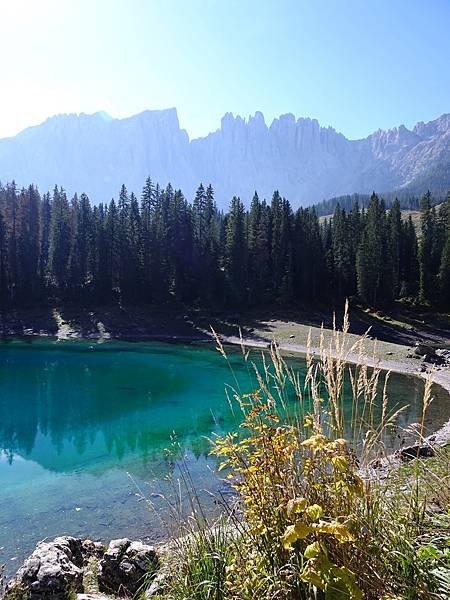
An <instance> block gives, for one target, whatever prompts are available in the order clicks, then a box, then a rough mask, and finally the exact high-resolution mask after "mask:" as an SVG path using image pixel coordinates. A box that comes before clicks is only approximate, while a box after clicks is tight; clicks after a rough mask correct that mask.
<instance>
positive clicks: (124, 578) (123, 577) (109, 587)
mask: <svg viewBox="0 0 450 600" xmlns="http://www.w3.org/2000/svg"><path fill="white" fill-rule="evenodd" d="M158 565H159V561H158V556H157V553H156V550H155V548H154V547H153V546H147V545H146V544H143V543H142V542H132V541H130V540H128V539H126V538H124V539H120V540H112V541H111V542H110V544H109V546H108V549H107V551H106V552H105V554H104V555H103V557H102V558H101V560H100V561H99V564H98V585H99V589H100V591H101V592H106V593H109V594H115V595H119V596H133V595H134V594H136V592H138V591H139V590H140V589H141V588H142V586H143V585H144V584H145V583H146V580H147V577H149V576H150V575H152V574H154V572H155V571H156V569H157V568H158Z"/></svg>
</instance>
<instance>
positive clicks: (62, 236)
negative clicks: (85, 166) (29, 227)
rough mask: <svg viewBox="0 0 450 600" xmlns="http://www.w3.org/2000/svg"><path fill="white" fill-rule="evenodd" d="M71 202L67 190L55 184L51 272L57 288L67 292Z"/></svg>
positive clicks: (52, 213) (52, 215)
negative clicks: (68, 199)
mask: <svg viewBox="0 0 450 600" xmlns="http://www.w3.org/2000/svg"><path fill="white" fill-rule="evenodd" d="M70 225H71V223H70V211H69V203H68V201H67V196H66V193H65V191H64V190H63V189H62V188H61V189H60V190H58V188H57V187H56V186H55V189H54V190H53V201H52V210H51V216H50V231H49V256H48V265H49V273H50V276H51V278H52V279H53V282H54V283H55V285H56V289H57V291H58V292H59V293H60V294H65V292H66V290H67V286H68V281H69V276H68V266H69V257H70V249H71V227H70Z"/></svg>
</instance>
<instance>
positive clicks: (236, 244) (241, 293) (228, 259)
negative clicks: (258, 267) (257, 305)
mask: <svg viewBox="0 0 450 600" xmlns="http://www.w3.org/2000/svg"><path fill="white" fill-rule="evenodd" d="M245 233H246V232H245V211H244V205H243V204H242V202H241V200H240V198H237V197H236V196H234V197H233V199H232V201H231V206H230V211H229V214H228V220H227V225H226V241H225V252H224V254H225V272H226V274H227V277H228V281H229V283H230V287H231V293H232V297H233V298H234V299H235V300H236V301H237V302H243V301H244V299H245V298H246V295H247V290H246V283H247V282H246V279H247V277H246V274H247V256H246V254H247V252H246V250H247V243H246V235H245Z"/></svg>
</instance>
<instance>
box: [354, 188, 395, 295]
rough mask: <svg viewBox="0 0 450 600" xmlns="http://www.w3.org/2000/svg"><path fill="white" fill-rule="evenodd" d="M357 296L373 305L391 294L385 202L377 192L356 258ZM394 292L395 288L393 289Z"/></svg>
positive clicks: (371, 201) (370, 206)
mask: <svg viewBox="0 0 450 600" xmlns="http://www.w3.org/2000/svg"><path fill="white" fill-rule="evenodd" d="M356 269H357V277H358V294H359V296H360V298H361V299H362V300H363V301H364V302H365V303H367V304H369V305H371V306H376V305H377V303H378V302H379V301H380V300H384V299H385V298H386V296H385V295H384V294H389V296H390V295H391V293H390V291H389V286H390V277H389V275H390V270H391V267H390V262H389V261H388V252H387V238H386V210H385V206H384V202H383V201H380V199H379V198H378V196H377V195H376V194H375V193H374V194H372V197H371V199H370V203H369V206H368V209H367V217H366V226H365V229H364V231H363V235H362V240H361V243H360V246H359V249H358V254H357V259H356ZM390 289H391V291H392V288H390Z"/></svg>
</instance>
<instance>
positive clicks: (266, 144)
mask: <svg viewBox="0 0 450 600" xmlns="http://www.w3.org/2000/svg"><path fill="white" fill-rule="evenodd" d="M449 172H450V114H448V113H445V114H443V115H441V116H440V117H438V118H437V119H434V120H432V121H429V122H426V123H425V122H423V121H420V122H418V123H417V124H416V125H415V126H414V127H413V128H412V129H411V130H410V129H408V128H406V127H405V126H404V125H399V126H398V127H394V128H392V129H388V130H382V129H378V130H377V131H375V132H373V133H372V134H370V135H369V136H367V137H365V138H361V139H357V140H350V139H348V138H346V137H345V136H344V135H343V134H342V133H340V132H338V131H336V130H335V129H334V128H333V127H331V126H328V127H322V126H321V125H320V124H319V122H318V121H317V119H311V118H309V117H299V118H297V117H295V116H294V115H293V114H292V113H286V114H283V115H280V116H279V117H277V118H275V119H273V120H272V122H271V123H270V125H267V123H266V121H265V118H264V115H263V113H262V112H260V111H257V112H256V113H255V114H254V115H250V116H249V117H248V118H247V119H246V118H243V117H241V116H239V115H236V116H234V115H233V114H232V113H230V112H228V113H226V114H225V115H224V116H223V117H222V119H221V123H220V127H219V128H218V129H216V130H215V131H213V132H211V133H209V134H208V135H206V136H204V137H198V138H193V139H190V137H189V135H188V133H187V131H186V130H185V129H183V128H181V126H180V123H179V119H178V113H177V110H176V108H169V109H162V110H145V111H142V112H140V113H138V114H136V115H132V116H130V117H125V118H122V119H115V118H113V117H111V116H110V115H108V114H107V113H104V112H102V111H99V112H96V113H93V114H86V113H79V114H77V113H69V114H61V115H55V116H53V117H49V118H48V119H47V120H46V121H44V122H43V123H41V124H40V125H35V126H33V127H29V128H27V129H24V130H23V131H21V132H20V133H18V134H17V135H16V136H13V137H8V138H3V139H0V181H3V182H5V181H11V180H13V179H14V180H15V181H16V182H17V183H18V184H19V185H27V184H28V183H30V182H35V183H36V184H37V185H38V186H39V188H40V189H41V190H42V191H46V190H47V189H51V188H52V187H53V186H54V185H55V184H62V185H64V187H65V188H66V189H67V190H68V192H69V193H70V194H72V193H74V192H83V191H84V192H86V193H87V194H88V195H89V196H90V197H91V199H92V200H93V201H94V202H96V203H97V202H101V201H103V202H104V201H106V202H107V201H109V200H110V198H111V197H112V196H115V195H117V193H118V189H119V187H120V185H121V184H122V183H125V184H126V185H127V187H129V188H130V189H132V190H134V191H135V192H136V193H139V191H140V189H141V187H142V185H143V182H144V180H145V178H146V177H147V176H148V175H150V176H151V177H152V179H154V180H155V181H159V182H160V183H161V184H162V185H166V184H167V183H168V182H169V181H170V182H171V183H172V184H173V185H174V187H177V188H181V189H182V190H183V191H184V192H185V193H186V195H187V196H188V197H192V196H193V194H194V192H195V189H196V187H197V186H198V184H199V183H200V182H201V181H203V182H204V183H205V184H207V183H211V184H212V185H213V187H214V189H215V191H216V199H217V201H218V204H219V206H220V207H222V208H223V207H225V206H227V205H228V203H229V201H230V200H231V198H232V196H233V195H239V196H241V198H242V199H243V200H244V201H245V202H246V203H248V202H249V201H250V199H251V197H252V195H253V193H254V190H255V189H256V190H258V192H259V193H260V196H261V197H266V198H269V197H270V196H271V194H272V192H273V190H274V189H279V191H280V193H281V194H282V195H284V196H286V197H287V198H288V199H289V200H290V201H291V202H292V204H293V205H294V206H299V205H307V204H312V203H315V202H318V201H321V200H323V199H324V198H330V197H333V196H338V195H343V194H350V193H355V192H356V193H367V192H370V191H372V190H373V189H376V190H379V191H380V192H383V191H392V190H395V189H409V188H411V189H414V186H415V185H416V184H417V186H418V188H420V189H418V190H417V191H418V192H421V191H425V188H427V187H437V188H439V189H440V191H442V190H445V188H446V187H450V175H449ZM429 183H432V184H433V185H432V186H430V185H429Z"/></svg>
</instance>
